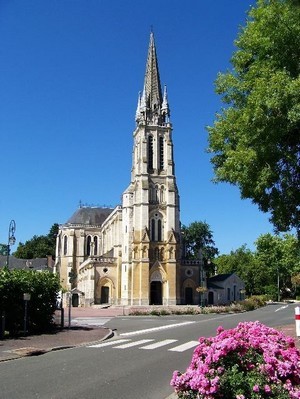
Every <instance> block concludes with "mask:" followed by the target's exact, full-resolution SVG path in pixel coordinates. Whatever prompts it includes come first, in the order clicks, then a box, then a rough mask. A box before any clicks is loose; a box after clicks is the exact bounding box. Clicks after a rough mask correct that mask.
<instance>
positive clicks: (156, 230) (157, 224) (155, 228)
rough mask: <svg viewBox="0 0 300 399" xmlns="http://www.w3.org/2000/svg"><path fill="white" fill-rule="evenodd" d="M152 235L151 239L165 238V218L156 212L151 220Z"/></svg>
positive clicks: (159, 239) (160, 239)
mask: <svg viewBox="0 0 300 399" xmlns="http://www.w3.org/2000/svg"><path fill="white" fill-rule="evenodd" d="M150 237H151V241H162V240H163V220H162V216H161V215H160V214H158V213H156V214H154V215H153V217H152V218H151V220H150Z"/></svg>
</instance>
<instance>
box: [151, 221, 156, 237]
mask: <svg viewBox="0 0 300 399" xmlns="http://www.w3.org/2000/svg"><path fill="white" fill-rule="evenodd" d="M151 241H155V220H154V219H151Z"/></svg>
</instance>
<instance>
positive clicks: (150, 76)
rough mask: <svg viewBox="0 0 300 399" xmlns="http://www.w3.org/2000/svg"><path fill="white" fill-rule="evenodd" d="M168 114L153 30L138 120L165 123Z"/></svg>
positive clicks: (139, 102)
mask: <svg viewBox="0 0 300 399" xmlns="http://www.w3.org/2000/svg"><path fill="white" fill-rule="evenodd" d="M168 116H169V108H168V105H167V106H166V89H165V93H164V97H163V96H162V89H161V83H160V77H159V69H158V62H157V55H156V48H155V42H154V34H153V32H152V31H151V33H150V43H149V48H148V56H147V63H146V73H145V80H144V89H143V92H142V95H139V99H138V107H137V111H136V121H137V122H138V121H141V120H147V121H148V122H152V123H155V124H163V123H164V122H165V121H166V117H168Z"/></svg>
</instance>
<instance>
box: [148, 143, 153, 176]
mask: <svg viewBox="0 0 300 399" xmlns="http://www.w3.org/2000/svg"><path fill="white" fill-rule="evenodd" d="M148 170H149V171H152V170H153V136H149V137H148Z"/></svg>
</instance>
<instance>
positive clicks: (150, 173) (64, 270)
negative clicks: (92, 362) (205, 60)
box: [56, 33, 206, 306]
mask: <svg viewBox="0 0 300 399" xmlns="http://www.w3.org/2000/svg"><path fill="white" fill-rule="evenodd" d="M135 119H136V128H135V131H134V133H133V151H132V169H131V181H130V184H129V186H128V188H127V189H126V190H125V191H124V192H123V195H122V204H121V205H119V206H117V207H116V208H114V209H111V208H100V207H84V206H81V207H79V209H77V211H76V212H75V213H74V215H73V216H72V217H71V218H70V219H69V220H68V221H67V222H66V223H65V224H63V225H61V226H60V229H59V234H58V237H57V247H56V270H57V272H58V273H59V275H60V279H61V283H62V286H63V287H64V288H65V289H67V290H73V292H76V294H77V295H78V298H79V299H78V300H79V305H84V306H91V305H94V304H101V303H102V304H104V303H108V304H114V305H149V304H150V305H152V304H154V305H176V304H197V303H199V302H198V301H199V295H200V294H199V293H198V292H197V291H199V290H197V287H199V286H201V287H204V286H205V285H206V281H205V278H204V277H203V276H204V273H203V270H201V261H200V260H193V261H186V260H184V259H183V251H182V241H181V232H180V207H179V192H178V188H177V184H176V176H175V165H174V158H173V141H172V124H171V122H170V109H169V104H168V98H167V90H166V87H165V88H164V90H162V87H161V83H160V76H159V69H158V62H157V55H156V48H155V43H154V36H153V33H151V35H150V44H149V49H148V57H147V63H146V73H145V80H144V87H143V91H142V93H141V94H140V95H139V97H138V105H137V110H136V118H135ZM201 295H202V294H201Z"/></svg>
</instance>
